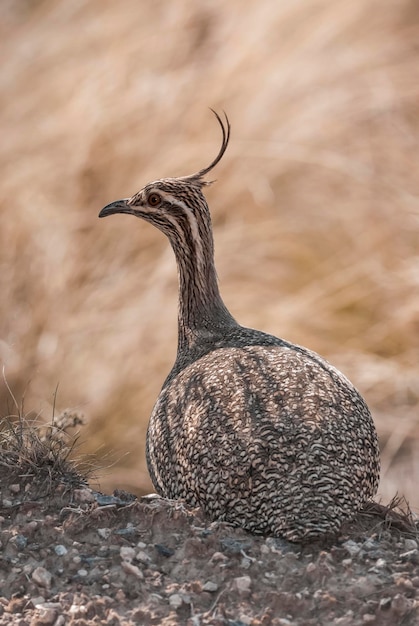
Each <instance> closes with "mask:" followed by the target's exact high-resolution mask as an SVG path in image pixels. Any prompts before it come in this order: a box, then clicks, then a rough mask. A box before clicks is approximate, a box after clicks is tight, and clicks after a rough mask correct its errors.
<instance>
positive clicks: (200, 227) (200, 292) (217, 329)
mask: <svg viewBox="0 0 419 626" xmlns="http://www.w3.org/2000/svg"><path fill="white" fill-rule="evenodd" d="M206 209H207V207H206ZM205 213H206V216H205V220H199V219H197V218H196V214H194V213H192V212H190V211H188V210H186V211H184V212H183V216H181V215H180V212H179V214H178V215H177V219H176V226H177V227H175V228H173V229H171V231H170V232H169V233H167V234H168V236H169V240H170V243H171V245H172V248H173V250H174V253H175V256H176V262H177V268H178V276H179V309H178V351H179V352H181V353H182V352H185V351H188V350H189V349H190V348H191V347H192V346H193V345H195V344H196V342H197V341H199V339H200V337H202V338H205V339H206V340H208V338H209V337H210V336H211V335H219V334H220V333H222V332H223V331H225V329H226V328H228V327H231V326H235V325H237V323H236V322H235V320H234V318H233V317H232V316H231V314H230V313H229V311H228V309H227V308H226V306H225V304H224V302H223V300H222V298H221V295H220V291H219V288H218V281H217V274H216V270H215V265H214V244H213V237H212V230H211V222H210V217H209V211H208V209H207V210H206V211H205Z"/></svg>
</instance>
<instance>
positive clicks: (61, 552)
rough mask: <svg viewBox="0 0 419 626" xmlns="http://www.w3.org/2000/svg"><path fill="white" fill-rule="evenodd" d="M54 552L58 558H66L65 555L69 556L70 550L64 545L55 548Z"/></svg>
mask: <svg viewBox="0 0 419 626" xmlns="http://www.w3.org/2000/svg"><path fill="white" fill-rule="evenodd" d="M54 552H55V554H56V555H57V556H64V555H65V554H67V552H68V550H67V548H66V547H65V546H63V545H62V544H58V545H57V546H55V548H54Z"/></svg>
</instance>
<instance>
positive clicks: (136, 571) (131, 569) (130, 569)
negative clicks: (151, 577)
mask: <svg viewBox="0 0 419 626" xmlns="http://www.w3.org/2000/svg"><path fill="white" fill-rule="evenodd" d="M121 568H122V569H123V570H124V572H125V573H126V574H132V575H133V576H135V577H136V578H139V579H140V580H143V578H144V574H143V573H142V571H141V570H140V568H139V567H137V566H136V565H133V564H132V563H131V561H122V563H121Z"/></svg>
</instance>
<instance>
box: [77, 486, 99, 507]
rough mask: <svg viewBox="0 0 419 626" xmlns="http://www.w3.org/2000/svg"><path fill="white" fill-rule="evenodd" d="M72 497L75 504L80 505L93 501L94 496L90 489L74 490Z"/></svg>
mask: <svg viewBox="0 0 419 626" xmlns="http://www.w3.org/2000/svg"><path fill="white" fill-rule="evenodd" d="M73 497H74V500H75V502H79V503H80V504H90V503H91V502H94V501H95V496H94V495H93V493H92V492H91V491H90V489H87V488H85V489H74V491H73Z"/></svg>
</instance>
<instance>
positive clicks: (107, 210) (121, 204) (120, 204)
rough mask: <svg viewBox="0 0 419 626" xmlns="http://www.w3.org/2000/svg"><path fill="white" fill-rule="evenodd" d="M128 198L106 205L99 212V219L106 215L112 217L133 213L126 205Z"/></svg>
mask: <svg viewBox="0 0 419 626" xmlns="http://www.w3.org/2000/svg"><path fill="white" fill-rule="evenodd" d="M128 200H129V198H124V200H116V202H111V203H110V204H108V205H106V206H105V207H104V208H103V209H102V210H101V212H100V213H99V217H107V216H108V215H112V214H113V213H133V210H132V208H131V207H130V206H129V204H128Z"/></svg>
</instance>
